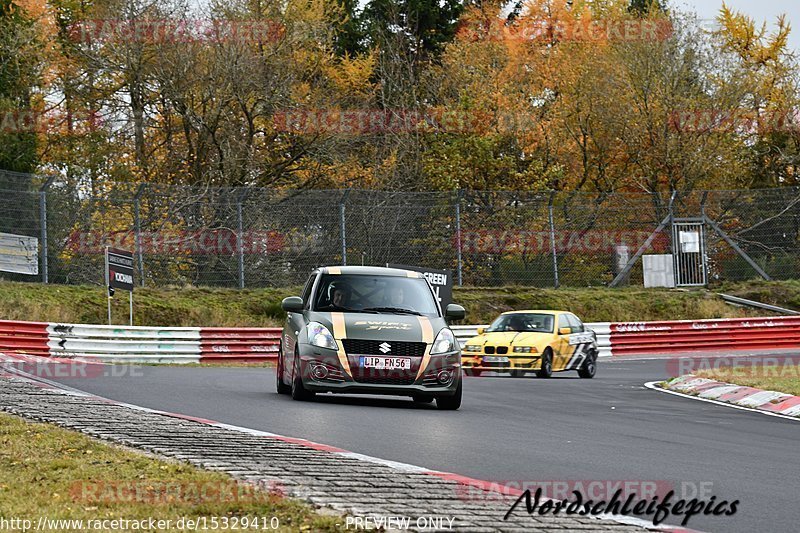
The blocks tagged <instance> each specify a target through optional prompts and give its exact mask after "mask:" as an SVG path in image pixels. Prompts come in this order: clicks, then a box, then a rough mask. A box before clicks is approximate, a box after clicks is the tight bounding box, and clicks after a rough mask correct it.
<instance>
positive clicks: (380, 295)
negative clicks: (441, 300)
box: [314, 274, 439, 316]
mask: <svg viewBox="0 0 800 533" xmlns="http://www.w3.org/2000/svg"><path fill="white" fill-rule="evenodd" d="M314 310H315V311H341V312H353V313H360V312H368V313H387V314H409V315H426V316H439V309H438V307H437V305H436V300H434V297H433V293H432V292H431V290H430V288H429V287H428V283H427V282H426V281H425V279H424V278H403V277H398V276H369V275H355V274H350V275H348V274H341V275H332V274H325V275H323V276H322V279H321V280H320V282H319V287H318V288H317V293H316V297H315V298H314Z"/></svg>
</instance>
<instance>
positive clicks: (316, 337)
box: [306, 322, 339, 350]
mask: <svg viewBox="0 0 800 533" xmlns="http://www.w3.org/2000/svg"><path fill="white" fill-rule="evenodd" d="M306 327H307V328H308V343H309V344H311V345H312V346H319V347H320V348H329V349H331V350H338V349H339V346H338V345H337V344H336V340H335V339H334V338H333V335H331V332H330V331H328V328H326V327H325V326H323V325H322V324H320V323H319V322H309V324H308V326H306Z"/></svg>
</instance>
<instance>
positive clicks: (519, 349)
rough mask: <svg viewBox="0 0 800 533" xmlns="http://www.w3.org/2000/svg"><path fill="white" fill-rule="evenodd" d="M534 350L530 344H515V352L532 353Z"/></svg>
mask: <svg viewBox="0 0 800 533" xmlns="http://www.w3.org/2000/svg"><path fill="white" fill-rule="evenodd" d="M533 351H534V350H533V348H531V347H530V346H514V353H531V352H533Z"/></svg>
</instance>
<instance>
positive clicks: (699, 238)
mask: <svg viewBox="0 0 800 533" xmlns="http://www.w3.org/2000/svg"><path fill="white" fill-rule="evenodd" d="M705 237H706V235H705V220H704V219H702V218H684V219H674V220H673V221H672V259H673V261H674V263H675V285H676V286H678V287H704V286H705V285H706V284H707V281H708V279H707V277H708V276H707V265H706V238H705Z"/></svg>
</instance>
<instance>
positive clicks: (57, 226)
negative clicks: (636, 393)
mask: <svg viewBox="0 0 800 533" xmlns="http://www.w3.org/2000/svg"><path fill="white" fill-rule="evenodd" d="M703 216H707V217H708V218H707V220H708V221H709V222H708V224H705V226H706V231H705V236H704V241H705V242H704V244H705V248H704V249H705V256H706V268H707V272H706V274H707V280H708V281H709V282H714V281H721V280H743V279H750V278H754V277H758V275H759V273H758V269H761V270H762V271H763V273H765V274H767V275H768V276H770V277H772V278H776V279H787V278H800V189H797V188H783V189H770V190H741V191H695V192H691V193H688V194H683V195H682V194H676V195H675V196H674V198H670V197H669V196H663V195H655V194H622V193H617V194H598V193H593V194H589V193H575V192H572V193H567V192H560V193H550V192H544V193H542V192H508V191H502V192H486V191H458V192H386V191H368V190H302V191H285V190H269V189H258V188H208V187H179V186H168V185H157V184H146V185H140V184H127V183H114V184H108V183H105V184H102V185H94V186H92V185H90V184H84V185H75V184H67V181H66V180H64V179H61V178H50V179H48V178H45V177H41V176H30V175H23V174H14V173H9V172H0V232H5V233H14V234H20V235H27V236H33V237H38V238H39V239H40V250H41V253H40V273H39V277H38V278H37V281H47V282H50V283H62V284H98V285H99V284H102V283H103V281H102V280H103V261H104V260H103V251H104V248H105V246H112V247H117V248H123V249H128V250H133V251H134V253H135V260H136V261H135V263H136V264H135V267H136V279H137V283H138V284H140V285H141V286H146V287H157V286H183V285H198V286H222V287H240V288H244V287H248V288H255V287H267V286H287V285H293V284H298V283H301V282H302V281H303V280H304V279H305V277H306V276H307V275H308V272H309V271H310V270H311V269H313V268H314V267H316V266H320V265H338V264H349V265H361V264H364V265H385V264H387V263H400V264H409V265H417V266H425V267H431V268H440V269H452V270H453V272H454V275H455V276H456V279H457V280H460V282H461V283H463V284H464V285H470V286H502V285H527V286H537V287H554V286H576V287H582V286H607V285H609V284H611V283H612V281H613V280H614V279H615V277H617V276H618V275H620V276H621V278H620V280H618V281H622V283H623V284H626V283H629V284H639V285H640V284H642V282H643V274H642V266H641V261H637V262H636V263H635V264H634V265H633V267H632V268H630V269H629V270H625V269H624V267H625V266H626V264H627V263H628V262H629V260H630V259H631V258H634V257H635V256H637V252H640V253H641V254H673V251H675V246H677V245H676V243H674V242H673V241H674V240H675V237H674V236H673V234H672V231H671V227H670V225H666V226H664V228H663V231H660V232H657V233H654V232H655V230H656V228H658V227H659V225H661V224H662V223H664V222H665V221H674V220H697V219H700V220H702V218H701V217H703ZM736 247H738V248H739V249H740V250H741V252H743V254H744V255H746V256H748V257H749V258H750V261H748V259H747V258H745V257H744V256H743V255H741V254H740V253H738V252H737V251H736V249H735V248H736ZM751 262H752V264H751ZM754 265H755V267H754ZM623 270H625V271H624V272H623ZM620 272H622V274H620ZM2 275H3V277H4V278H5V279H18V280H21V279H26V280H31V279H32V277H31V276H22V275H17V274H5V273H4V274H2Z"/></svg>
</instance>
